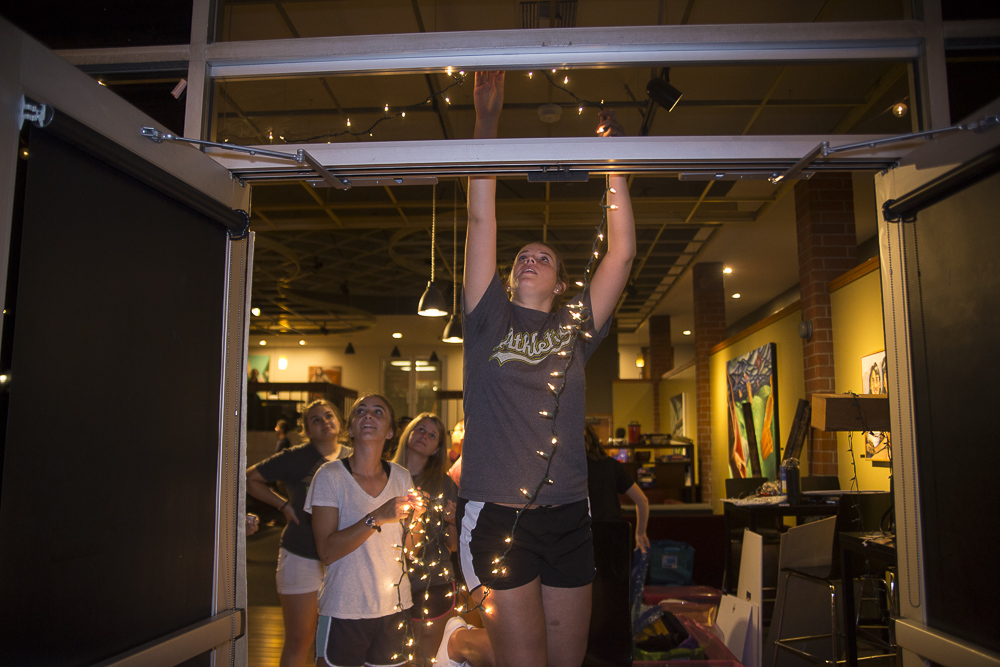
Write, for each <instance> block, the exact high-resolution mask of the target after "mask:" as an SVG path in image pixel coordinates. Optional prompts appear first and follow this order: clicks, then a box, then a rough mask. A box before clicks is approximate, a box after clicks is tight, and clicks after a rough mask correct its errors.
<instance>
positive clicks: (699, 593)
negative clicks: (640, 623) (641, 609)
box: [642, 586, 722, 607]
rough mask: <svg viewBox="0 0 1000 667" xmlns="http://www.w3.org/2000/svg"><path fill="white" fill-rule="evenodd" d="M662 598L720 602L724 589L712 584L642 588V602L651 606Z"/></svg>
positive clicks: (709, 602) (710, 602)
mask: <svg viewBox="0 0 1000 667" xmlns="http://www.w3.org/2000/svg"><path fill="white" fill-rule="evenodd" d="M660 600H684V601H685V602H699V603H703V604H715V605H717V604H719V602H720V601H721V600H722V591H720V590H719V589H718V588H712V587H711V586H645V587H643V589H642V603H643V604H645V605H649V606H650V607H651V606H653V605H655V604H659V602H660Z"/></svg>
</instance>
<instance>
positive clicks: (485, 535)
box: [458, 499, 595, 591]
mask: <svg viewBox="0 0 1000 667" xmlns="http://www.w3.org/2000/svg"><path fill="white" fill-rule="evenodd" d="M517 512H518V510H517V509H516V508H513V507H506V506H504V505H497V504H494V503H483V502H479V501H473V500H465V499H459V516H460V517H461V521H462V532H461V536H460V537H459V542H458V550H459V560H460V562H461V565H462V574H463V575H464V576H465V582H466V585H467V586H468V588H469V590H470V591H472V590H475V589H476V588H478V587H479V586H483V585H485V586H488V587H489V588H494V589H497V590H509V589H512V588H518V587H520V586H524V585H525V584H528V583H530V582H532V581H534V579H535V578H536V577H541V581H542V585H543V586H551V587H553V588H578V587H580V586H586V585H587V584H589V583H590V582H592V581H593V580H594V573H595V569H594V542H593V538H592V536H591V533H590V504H589V502H588V501H586V500H581V501H579V502H575V503H570V504H568V505H556V506H551V507H536V508H532V509H529V510H525V511H524V512H523V513H522V514H521V518H520V520H519V521H518V522H517V529H516V530H515V531H514V539H513V543H512V544H508V542H507V538H508V537H510V534H511V528H512V527H513V525H514V518H515V517H516V515H517ZM508 547H510V551H509V552H508V553H507V555H506V556H504V557H503V560H502V562H500V563H497V562H496V560H497V559H498V558H500V557H501V556H502V555H503V553H504V552H505V551H507V549H508Z"/></svg>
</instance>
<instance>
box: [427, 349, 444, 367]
mask: <svg viewBox="0 0 1000 667" xmlns="http://www.w3.org/2000/svg"><path fill="white" fill-rule="evenodd" d="M427 361H429V362H430V363H432V364H436V363H439V362H440V361H441V360H440V359H438V353H437V352H435V351H434V350H431V356H430V358H429V359H428V360H427Z"/></svg>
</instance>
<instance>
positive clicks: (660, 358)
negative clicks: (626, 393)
mask: <svg viewBox="0 0 1000 667" xmlns="http://www.w3.org/2000/svg"><path fill="white" fill-rule="evenodd" d="M673 367H674V346H673V344H672V343H671V342H670V316H669V315H653V316H652V317H650V318H649V358H648V359H646V368H648V369H649V377H650V379H651V380H652V381H653V433H662V429H661V426H660V424H661V421H660V376H661V375H663V374H664V373H666V372H667V371H669V370H670V369H672V368H673Z"/></svg>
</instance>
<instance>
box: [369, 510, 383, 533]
mask: <svg viewBox="0 0 1000 667" xmlns="http://www.w3.org/2000/svg"><path fill="white" fill-rule="evenodd" d="M365 525H366V526H368V527H369V528H371V529H372V530H374V531H375V532H376V533H381V532H382V526H380V525H378V524H377V523H375V515H374V514H369V515H368V516H366V517H365Z"/></svg>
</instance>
